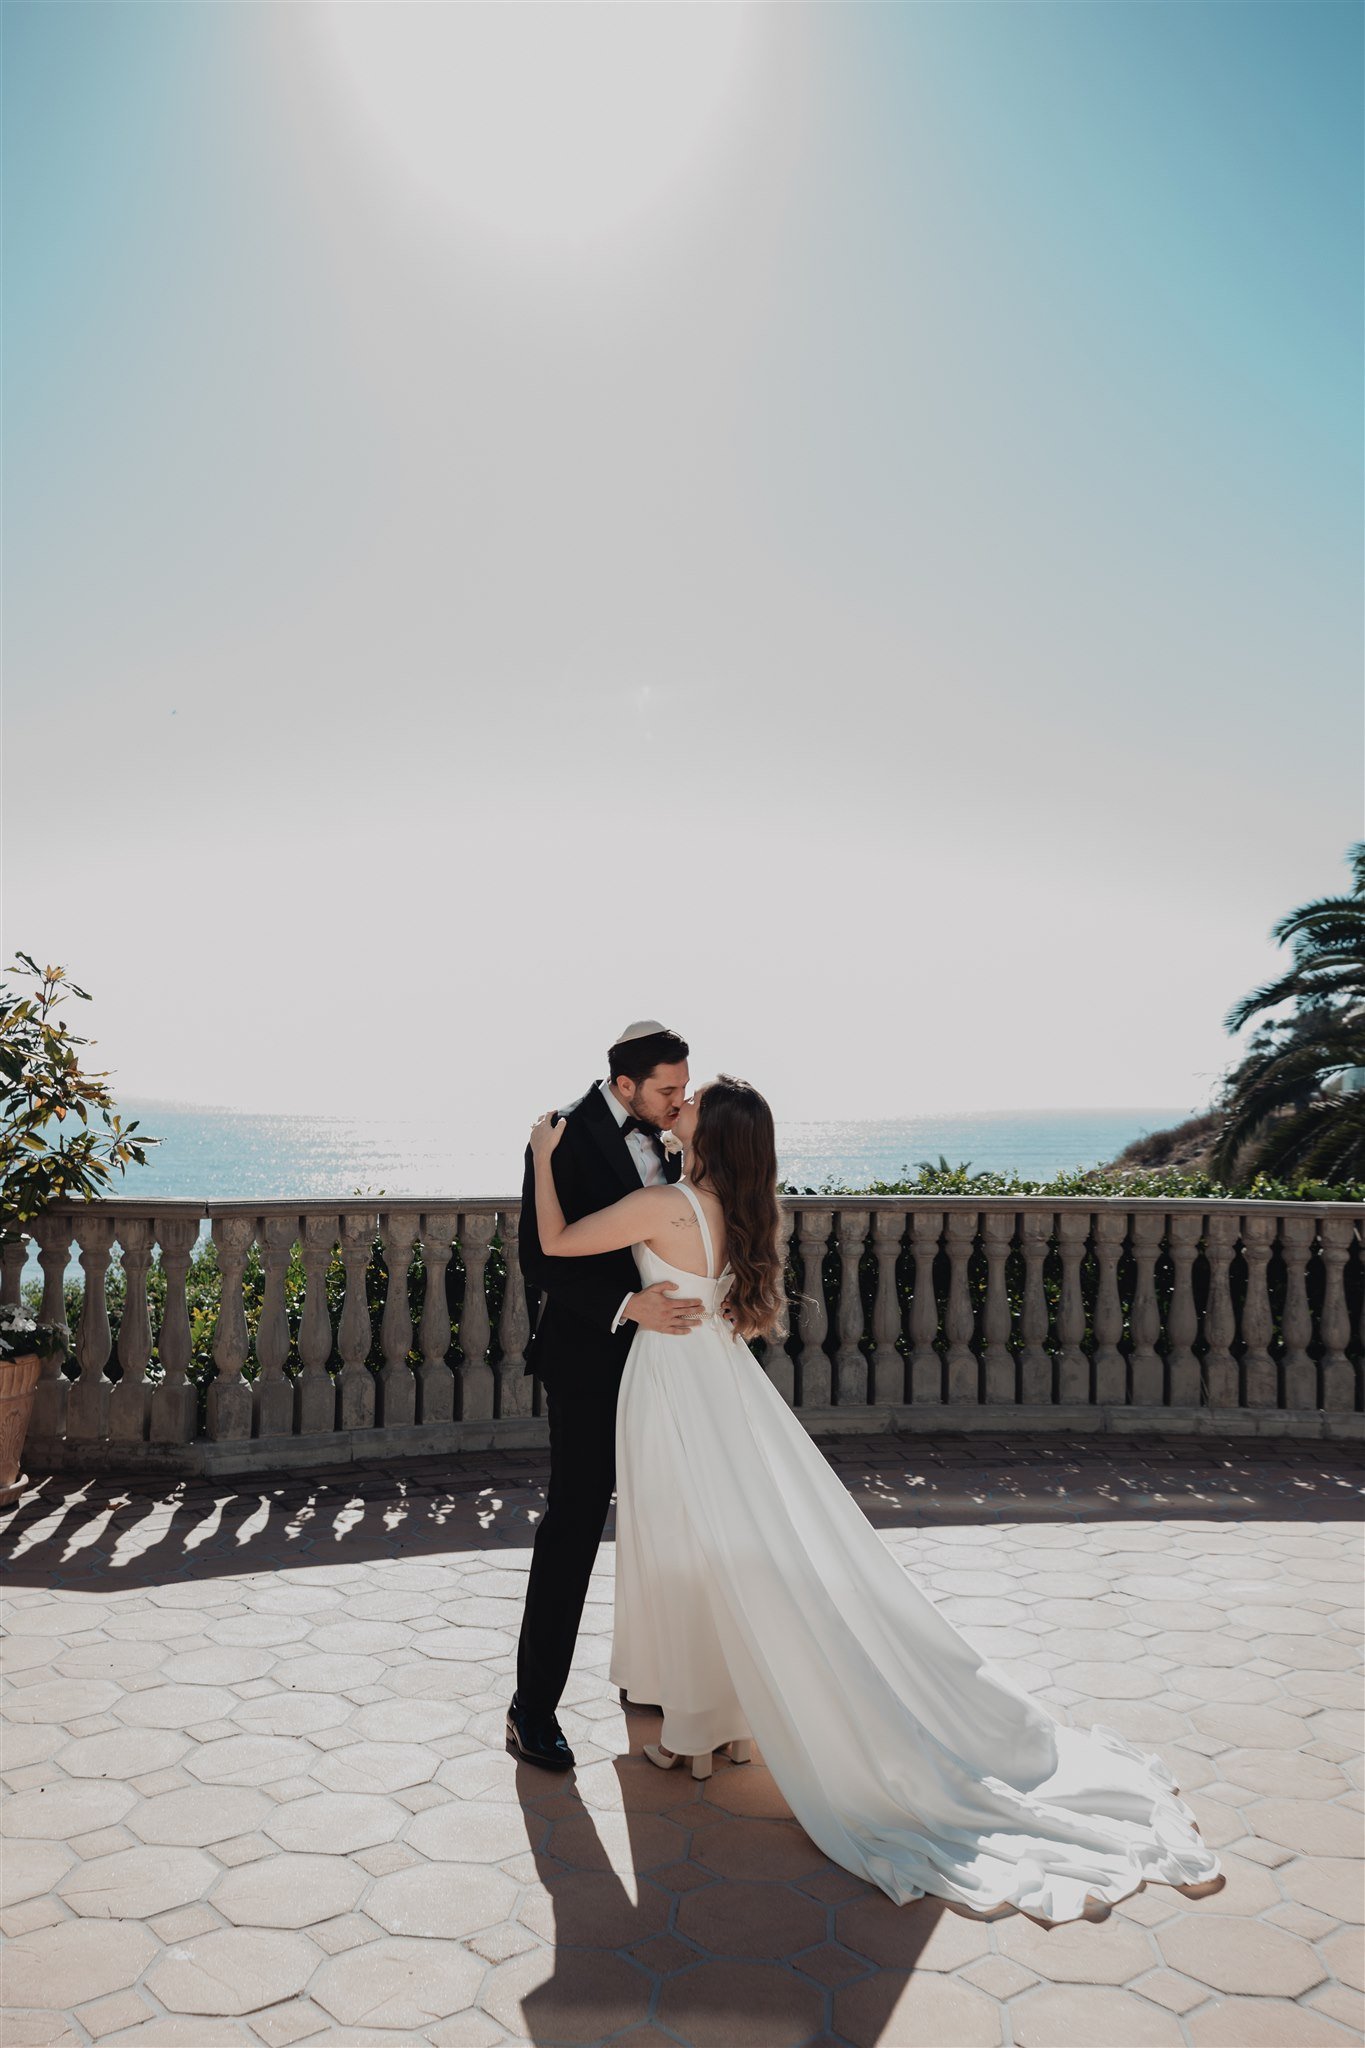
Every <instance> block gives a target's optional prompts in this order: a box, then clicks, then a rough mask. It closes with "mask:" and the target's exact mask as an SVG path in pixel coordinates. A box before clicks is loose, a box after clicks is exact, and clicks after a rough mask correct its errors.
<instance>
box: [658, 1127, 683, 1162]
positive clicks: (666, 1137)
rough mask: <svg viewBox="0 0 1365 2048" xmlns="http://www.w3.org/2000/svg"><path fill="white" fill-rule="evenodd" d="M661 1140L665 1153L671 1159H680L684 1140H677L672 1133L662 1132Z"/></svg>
mask: <svg viewBox="0 0 1365 2048" xmlns="http://www.w3.org/2000/svg"><path fill="white" fill-rule="evenodd" d="M660 1138H661V1140H662V1143H663V1148H664V1151H665V1152H666V1153H667V1155H668V1157H669V1158H670V1159H676V1158H678V1157H679V1155H680V1154H681V1152H682V1150H683V1141H682V1139H681V1138H675V1137H674V1135H673V1133H672V1131H662V1132H660Z"/></svg>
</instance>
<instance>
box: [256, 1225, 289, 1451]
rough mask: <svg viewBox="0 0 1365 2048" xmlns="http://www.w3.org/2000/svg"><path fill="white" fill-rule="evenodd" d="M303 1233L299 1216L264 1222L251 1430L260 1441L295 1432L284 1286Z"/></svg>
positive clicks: (262, 1228)
mask: <svg viewBox="0 0 1365 2048" xmlns="http://www.w3.org/2000/svg"><path fill="white" fill-rule="evenodd" d="M298 1234H299V1219H298V1217H297V1216H266V1217H263V1218H262V1221H261V1274H262V1285H261V1320H260V1322H259V1324H258V1325H257V1328H256V1365H257V1372H256V1383H255V1385H254V1386H253V1388H252V1389H251V1410H252V1431H253V1434H254V1435H256V1436H289V1435H290V1434H291V1433H292V1431H293V1427H294V1384H293V1381H292V1380H291V1379H290V1378H289V1376H288V1374H287V1372H286V1371H285V1367H286V1365H287V1364H288V1362H289V1311H288V1309H287V1307H286V1305H285V1284H286V1282H287V1280H288V1278H289V1254H290V1253H291V1252H292V1251H293V1249H294V1244H295V1240H296V1239H297V1237H298Z"/></svg>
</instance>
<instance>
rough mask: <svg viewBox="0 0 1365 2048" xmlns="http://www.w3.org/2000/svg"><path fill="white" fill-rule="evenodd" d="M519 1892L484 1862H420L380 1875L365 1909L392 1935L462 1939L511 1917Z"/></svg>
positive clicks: (370, 1916)
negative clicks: (408, 1868)
mask: <svg viewBox="0 0 1365 2048" xmlns="http://www.w3.org/2000/svg"><path fill="white" fill-rule="evenodd" d="M516 1896H517V1888H516V1886H515V1885H514V1884H513V1882H512V1880H511V1879H510V1878H507V1877H504V1876H503V1875H502V1873H501V1872H500V1871H497V1870H489V1869H488V1868H487V1867H486V1866H485V1865H483V1864H475V1863H470V1864H461V1863H436V1864H429V1863H418V1864H414V1865H413V1867H412V1868H411V1869H410V1870H395V1871H393V1872H392V1873H391V1874H390V1875H389V1876H388V1877H381V1878H379V1879H377V1880H376V1882H375V1885H374V1889H373V1890H372V1891H371V1893H370V1895H369V1898H368V1899H367V1900H366V1902H365V1911H366V1913H367V1915H368V1916H369V1918H370V1919H371V1920H373V1921H375V1922H376V1923H377V1924H378V1925H379V1926H380V1927H383V1928H386V1929H387V1930H388V1932H389V1933H390V1934H411V1935H428V1936H433V1937H435V1938H437V1939H439V1940H442V1941H458V1940H459V1939H460V1937H461V1936H462V1935H466V1934H474V1933H477V1931H478V1930H479V1929H480V1928H481V1927H492V1926H493V1925H494V1924H495V1923H496V1922H497V1921H499V1920H505V1919H507V1918H508V1916H509V1915H510V1914H511V1911H512V1908H513V1906H514V1905H515V1903H516Z"/></svg>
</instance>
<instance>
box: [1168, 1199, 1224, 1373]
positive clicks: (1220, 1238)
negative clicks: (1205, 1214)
mask: <svg viewBox="0 0 1365 2048" xmlns="http://www.w3.org/2000/svg"><path fill="white" fill-rule="evenodd" d="M1236 1244H1237V1218H1236V1217H1235V1216H1229V1215H1228V1214H1227V1212H1226V1210H1220V1211H1217V1212H1215V1213H1214V1214H1213V1215H1211V1216H1210V1217H1209V1220H1208V1229H1207V1231H1206V1233H1205V1238H1204V1249H1205V1255H1206V1257H1207V1259H1208V1262H1209V1300H1208V1306H1207V1308H1206V1309H1205V1310H1204V1337H1205V1341H1206V1342H1207V1344H1208V1350H1207V1352H1206V1354H1205V1357H1204V1383H1205V1385H1206V1386H1207V1388H1208V1402H1209V1406H1210V1408H1235V1407H1237V1405H1238V1387H1237V1360H1236V1359H1235V1358H1234V1357H1233V1355H1232V1340H1233V1338H1234V1337H1235V1336H1236V1334H1237V1319H1236V1316H1235V1314H1234V1312H1233V1307H1232V1284H1231V1279H1230V1275H1231V1271H1232V1255H1233V1252H1234V1250H1235V1248H1236ZM1172 1405H1173V1406H1174V1405H1175V1402H1174V1395H1172Z"/></svg>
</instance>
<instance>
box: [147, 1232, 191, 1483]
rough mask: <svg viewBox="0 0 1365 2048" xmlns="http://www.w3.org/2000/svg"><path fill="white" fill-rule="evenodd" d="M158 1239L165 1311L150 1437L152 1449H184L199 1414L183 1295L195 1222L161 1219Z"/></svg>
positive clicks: (159, 1338)
mask: <svg viewBox="0 0 1365 2048" xmlns="http://www.w3.org/2000/svg"><path fill="white" fill-rule="evenodd" d="M156 1235H157V1239H158V1241H159V1243H160V1245H161V1270H162V1272H163V1273H164V1275H165V1277H166V1306H165V1308H164V1310H163V1311H162V1316H161V1329H160V1331H159V1332H158V1334H157V1340H156V1342H157V1351H158V1353H159V1355H160V1358H161V1383H160V1385H159V1386H155V1387H153V1388H152V1413H151V1421H150V1424H149V1434H150V1436H151V1440H152V1442H153V1443H154V1444H187V1443H190V1442H191V1441H192V1440H193V1437H194V1426H195V1422H196V1421H197V1419H198V1413H199V1400H198V1396H197V1394H196V1392H195V1389H194V1388H193V1387H192V1386H191V1384H190V1378H189V1365H190V1348H191V1343H192V1337H191V1332H190V1308H189V1301H188V1298H187V1294H186V1281H187V1280H188V1278H189V1270H190V1260H191V1258H192V1257H193V1255H194V1246H195V1241H196V1239H197V1238H198V1236H199V1219H198V1217H197V1216H159V1217H158V1218H157V1222H156Z"/></svg>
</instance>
